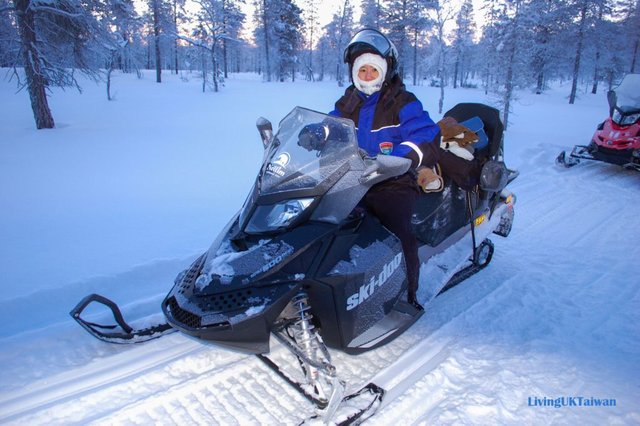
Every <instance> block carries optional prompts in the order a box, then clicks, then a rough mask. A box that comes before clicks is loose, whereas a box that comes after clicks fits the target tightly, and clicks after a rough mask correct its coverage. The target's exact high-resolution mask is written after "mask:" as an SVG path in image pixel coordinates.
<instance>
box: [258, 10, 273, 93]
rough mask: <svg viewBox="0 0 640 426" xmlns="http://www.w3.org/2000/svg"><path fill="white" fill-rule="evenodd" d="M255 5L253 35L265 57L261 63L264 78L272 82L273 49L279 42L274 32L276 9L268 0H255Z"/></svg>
mask: <svg viewBox="0 0 640 426" xmlns="http://www.w3.org/2000/svg"><path fill="white" fill-rule="evenodd" d="M253 5H254V6H255V15H254V22H253V23H254V32H253V34H254V37H255V40H256V43H257V45H258V46H259V47H260V48H261V49H260V50H261V52H262V54H263V55H264V56H263V57H262V61H261V62H262V64H263V66H264V68H263V71H264V74H263V75H264V78H265V80H266V81H271V77H272V67H271V62H272V55H273V53H272V52H273V51H274V50H273V47H274V46H275V43H276V41H277V40H276V39H275V35H274V31H273V27H274V26H275V22H276V9H275V8H274V7H270V5H271V2H269V1H267V0H255V1H254V3H253Z"/></svg>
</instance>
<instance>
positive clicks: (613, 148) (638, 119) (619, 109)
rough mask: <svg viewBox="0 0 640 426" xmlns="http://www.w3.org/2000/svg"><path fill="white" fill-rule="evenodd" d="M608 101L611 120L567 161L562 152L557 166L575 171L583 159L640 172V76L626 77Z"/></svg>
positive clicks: (599, 126)
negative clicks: (574, 167)
mask: <svg viewBox="0 0 640 426" xmlns="http://www.w3.org/2000/svg"><path fill="white" fill-rule="evenodd" d="M607 100H608V101H609V117H608V118H607V119H606V120H605V121H604V122H602V123H600V124H599V125H598V127H597V129H596V131H595V133H594V134H593V137H592V138H591V143H589V145H588V146H585V145H576V146H574V147H573V150H572V151H571V154H570V155H569V156H568V157H567V155H566V153H565V151H562V152H561V153H560V155H558V157H557V158H556V163H558V164H561V165H563V166H565V167H573V166H575V165H576V164H578V163H579V162H580V160H581V159H584V160H597V161H604V162H606V163H611V164H617V165H619V166H622V167H624V168H626V169H634V170H638V171H640V74H627V75H626V76H625V78H624V79H623V80H622V82H621V83H620V85H619V86H618V87H616V88H615V89H614V90H610V91H609V92H608V93H607Z"/></svg>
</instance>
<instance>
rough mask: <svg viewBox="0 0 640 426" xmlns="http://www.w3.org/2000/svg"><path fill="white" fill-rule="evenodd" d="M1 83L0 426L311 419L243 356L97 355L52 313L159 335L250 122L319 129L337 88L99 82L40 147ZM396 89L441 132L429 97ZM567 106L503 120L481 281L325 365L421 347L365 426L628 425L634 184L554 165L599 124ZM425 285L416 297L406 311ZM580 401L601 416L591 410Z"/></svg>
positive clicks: (234, 170)
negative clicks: (114, 317) (97, 300)
mask: <svg viewBox="0 0 640 426" xmlns="http://www.w3.org/2000/svg"><path fill="white" fill-rule="evenodd" d="M1 75H2V76H3V79H2V81H0V117H2V119H1V120H0V135H2V136H1V137H0V206H2V209H1V210H0V270H1V271H2V272H1V273H0V282H1V284H2V287H1V288H2V294H0V322H1V323H2V325H3V327H2V329H1V331H0V348H1V349H0V362H1V363H2V365H3V374H2V380H0V423H3V424H16V425H17V424H64V425H69V424H225V425H226V424H276V423H278V424H298V423H300V421H302V420H303V419H305V418H306V417H308V416H310V415H311V414H312V412H309V411H308V410H309V404H308V403H307V402H306V401H305V400H304V399H302V398H301V397H300V396H299V395H298V394H297V393H296V392H295V391H294V390H293V389H292V388H291V387H290V386H288V385H286V384H283V383H281V382H282V381H281V380H280V379H279V378H277V377H276V376H274V375H273V374H272V373H271V372H270V371H269V370H268V369H265V367H264V365H262V364H261V363H259V362H258V361H257V359H256V358H254V357H249V356H246V355H242V354H239V353H235V352H232V351H229V350H226V349H224V348H221V347H216V346H213V345H210V344H203V343H201V342H198V341H195V340H192V339H190V338H187V337H185V336H183V335H181V334H179V333H173V334H170V335H168V336H166V337H163V338H162V339H158V340H154V341H151V342H147V343H144V344H141V345H130V346H126V345H111V344H107V343H104V342H100V341H98V340H96V339H94V338H92V337H91V336H89V335H88V334H87V333H86V332H85V331H84V330H83V329H82V328H80V327H79V326H78V325H77V324H76V323H75V322H74V321H73V320H72V319H71V317H70V316H69V315H68V312H69V311H70V310H71V308H73V307H74V306H75V304H76V303H77V302H78V301H79V300H80V299H81V298H82V297H84V296H85V295H87V294H90V293H93V292H95V293H100V294H103V295H105V296H107V297H109V298H111V299H113V300H114V301H115V302H117V303H118V304H119V305H120V306H121V308H122V310H123V313H124V315H125V317H126V318H127V319H128V320H130V322H131V323H133V324H134V325H140V324H146V323H152V322H153V321H154V320H156V321H158V320H161V319H162V314H161V313H160V310H159V304H160V302H161V300H162V299H163V297H164V296H165V295H166V293H167V292H168V291H169V289H170V287H171V286H172V284H173V280H174V278H175V276H176V275H177V274H178V273H179V272H180V271H182V270H183V269H185V268H186V267H187V266H188V265H189V264H190V263H191V262H192V261H193V260H194V259H195V258H196V257H197V256H199V255H200V254H201V253H202V252H204V251H205V250H206V249H207V248H208V247H209V245H210V244H211V242H212V241H213V240H214V239H215V237H216V236H217V234H218V232H219V231H220V230H221V229H222V228H223V227H224V226H225V225H226V224H227V223H228V221H229V219H230V218H231V217H232V216H233V215H234V214H235V213H236V211H237V209H238V208H239V207H240V206H241V205H242V203H243V201H244V199H245V197H246V196H247V194H248V191H249V189H250V187H251V184H252V182H253V179H254V175H255V172H256V170H257V168H258V166H259V164H260V162H261V159H262V153H263V149H262V143H261V141H260V138H259V135H258V132H257V131H256V129H255V126H254V124H255V120H256V119H257V118H258V117H259V116H265V117H267V118H269V119H270V120H271V121H272V122H273V123H274V126H275V125H277V123H278V122H279V120H280V119H281V118H283V117H284V116H285V115H286V114H287V113H288V112H289V111H290V110H291V109H292V108H293V107H294V106H296V105H301V106H304V107H307V108H311V109H314V110H318V111H329V110H331V109H332V108H333V102H335V100H336V99H337V98H338V96H339V95H340V94H341V92H342V89H341V88H339V87H337V86H336V84H335V83H334V82H322V83H309V82H302V81H301V82H295V83H263V82H261V81H260V79H259V77H256V76H252V75H242V76H232V77H231V78H229V79H228V80H227V82H226V86H225V87H223V88H222V91H221V92H219V93H211V92H207V93H202V92H201V83H200V81H199V80H198V79H197V77H195V76H191V75H189V74H186V73H184V74H181V75H179V76H175V75H170V74H169V73H165V74H163V83H162V84H157V83H155V82H154V79H153V77H152V75H151V74H150V73H149V74H144V77H143V78H142V79H137V78H136V77H135V76H134V75H122V74H114V76H113V78H114V81H113V83H112V84H113V86H112V90H113V91H114V93H115V100H114V101H111V102H109V101H107V99H106V90H105V87H104V85H95V84H93V83H90V82H85V83H83V88H84V92H83V93H82V94H79V93H78V92H75V91H60V90H57V89H54V90H53V94H52V96H51V97H50V104H51V107H52V111H53V114H54V118H55V119H56V129H53V130H40V131H38V130H35V126H34V123H33V118H32V115H31V110H30V105H29V101H28V96H27V94H26V93H25V92H20V93H16V90H15V85H14V83H13V82H9V81H7V80H6V79H5V78H4V75H5V71H3V72H2V74H1ZM585 87H586V86H585ZM409 88H410V90H412V91H414V93H416V95H417V96H418V97H419V98H420V99H421V100H422V101H423V103H424V106H425V109H427V110H428V111H429V112H430V114H431V116H432V117H433V118H434V119H436V120H437V119H439V118H440V115H439V114H437V101H438V96H439V89H438V88H430V87H424V86H418V87H409ZM568 93H569V90H568V87H566V86H564V87H562V86H560V87H554V88H552V89H551V90H549V91H548V92H547V93H545V94H543V95H534V94H531V93H528V92H526V91H523V92H520V93H519V98H518V100H517V102H515V104H514V110H513V111H512V113H511V115H510V117H511V120H512V121H511V123H509V128H508V131H507V132H506V136H505V144H506V160H507V164H508V166H509V167H511V168H516V169H518V170H519V171H520V176H519V177H518V179H517V180H516V181H515V182H513V184H512V185H511V186H510V189H511V190H513V192H514V193H515V194H516V196H517V203H516V206H515V212H516V213H515V222H514V226H513V230H512V233H511V235H510V236H509V237H508V238H506V239H504V238H501V237H498V236H493V237H492V241H493V242H494V244H495V253H494V256H493V260H492V262H491V264H490V265H489V267H488V268H486V269H484V270H483V271H481V272H480V273H479V274H477V275H475V276H473V277H471V278H470V279H468V280H467V281H465V282H464V283H462V284H461V285H459V286H457V287H456V288H454V289H452V290H450V291H448V292H447V293H445V294H444V295H442V296H440V297H437V298H435V299H434V300H433V301H432V302H431V303H429V304H428V305H427V306H426V309H427V311H426V313H425V314H424V315H423V317H422V318H421V319H420V320H419V322H418V323H416V324H415V325H414V326H412V327H411V328H410V329H409V330H408V331H406V332H405V333H404V334H403V335H402V336H400V337H399V338H398V339H397V340H396V341H394V342H392V343H391V344H389V345H386V346H384V347H382V348H380V349H379V350H376V351H372V352H371V353H367V354H363V355H359V356H357V357H355V356H349V355H346V354H343V353H336V351H332V356H333V361H334V364H336V366H337V368H338V373H339V374H340V373H341V372H344V373H345V374H346V375H347V376H348V377H350V378H352V379H354V378H360V379H362V380H365V379H366V378H367V377H371V376H372V375H373V374H374V373H375V372H376V371H379V370H382V371H383V372H384V367H385V365H387V364H388V362H389V359H398V358H400V357H401V356H403V354H405V355H404V356H405V357H408V356H409V355H406V354H411V351H410V348H412V347H414V346H415V345H416V343H417V342H427V343H428V344H429V345H430V346H431V347H432V350H430V351H429V352H430V353H431V352H432V353H433V357H432V358H430V362H428V363H426V364H425V365H424V366H423V367H422V368H420V369H418V370H417V371H415V372H412V374H413V375H418V376H419V377H420V378H419V379H418V381H417V382H416V383H414V384H411V385H406V386H405V385H402V386H398V387H396V388H395V389H396V393H398V399H396V400H394V401H392V402H390V403H389V404H388V405H387V406H385V407H383V408H382V409H381V410H380V411H379V412H378V413H377V414H376V416H375V417H374V418H372V419H370V420H369V421H368V422H367V423H368V424H376V425H386V424H392V423H393V422H396V423H398V424H454V423H455V424H578V423H579V424H639V423H640V405H639V404H638V401H640V388H639V385H638V383H640V363H639V362H638V360H639V359H640V328H639V326H638V324H640V291H639V284H640V280H639V279H638V274H637V268H638V259H639V258H640V256H639V255H640V246H639V245H638V236H639V233H638V225H639V223H640V220H639V219H638V212H639V211H640V196H638V191H639V190H640V174H638V173H637V172H633V171H627V170H622V169H621V168H619V167H617V166H613V165H608V164H603V163H595V162H594V163H586V162H583V163H581V164H580V165H578V166H576V167H574V168H572V169H564V168H560V167H558V166H556V165H555V164H554V159H555V156H556V155H557V154H558V153H559V152H560V151H561V150H563V149H569V148H570V147H571V146H573V145H574V144H584V143H586V142H588V140H589V138H590V137H591V135H592V133H593V131H594V129H595V126H596V125H597V124H598V123H599V122H600V121H602V120H603V119H604V118H605V116H606V114H607V112H608V106H607V101H606V96H605V94H604V93H600V94H598V95H591V94H588V93H586V90H584V91H583V92H582V93H581V95H580V96H579V98H578V101H577V103H576V104H575V105H569V104H568V102H567V94H568ZM446 96H447V97H446V99H445V110H446V109H448V108H450V107H452V106H453V105H454V104H456V103H457V102H486V103H492V102H493V99H491V98H487V97H485V95H484V93H483V91H482V90H480V89H456V90H452V89H451V88H448V89H447V91H446ZM429 279H430V277H427V276H424V274H423V276H422V277H421V280H422V283H423V285H421V291H420V292H419V294H418V297H419V298H420V299H427V297H428V295H427V294H426V290H425V288H426V287H427V286H426V283H427V282H428V280H429ZM92 313H93V314H95V317H96V318H100V314H99V313H98V312H89V313H88V314H92ZM103 314H104V313H103ZM276 355H277V354H276ZM402 359H405V358H402ZM406 359H410V357H409V358H406ZM367 375H368V376H367ZM398 380H400V378H398ZM403 383H404V382H403ZM580 398H583V399H580ZM590 398H594V401H595V399H602V400H606V401H610V400H615V406H587V405H586V402H591V401H592V400H591V399H590ZM563 404H564V405H563ZM556 405H559V407H556ZM305 410H306V411H305Z"/></svg>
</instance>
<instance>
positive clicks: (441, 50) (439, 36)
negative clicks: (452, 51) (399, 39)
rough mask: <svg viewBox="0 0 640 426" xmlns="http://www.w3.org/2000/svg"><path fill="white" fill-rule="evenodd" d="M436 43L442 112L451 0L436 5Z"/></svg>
mask: <svg viewBox="0 0 640 426" xmlns="http://www.w3.org/2000/svg"><path fill="white" fill-rule="evenodd" d="M433 14H434V27H435V28H434V32H435V37H434V39H435V40H434V43H435V45H436V48H437V49H438V50H437V52H438V53H437V58H438V59H437V60H438V70H437V78H438V79H439V82H438V85H439V86H440V98H439V99H438V113H440V114H442V109H443V107H444V87H445V85H446V80H447V79H446V65H447V64H446V59H447V54H446V53H447V52H446V51H447V46H446V39H445V31H444V28H445V26H446V25H447V23H448V22H449V21H451V20H452V19H453V17H454V6H453V4H452V2H451V1H449V0H438V1H436V3H435V7H434V11H433Z"/></svg>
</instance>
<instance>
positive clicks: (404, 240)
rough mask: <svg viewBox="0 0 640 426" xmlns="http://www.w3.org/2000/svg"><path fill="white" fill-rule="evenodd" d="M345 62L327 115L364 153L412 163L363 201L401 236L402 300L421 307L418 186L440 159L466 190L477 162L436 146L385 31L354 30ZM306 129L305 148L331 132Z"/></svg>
mask: <svg viewBox="0 0 640 426" xmlns="http://www.w3.org/2000/svg"><path fill="white" fill-rule="evenodd" d="M344 62H345V63H347V64H348V65H349V75H350V78H351V81H352V83H353V84H352V85H351V86H349V87H348V88H347V89H346V91H345V93H344V95H343V96H342V97H341V98H340V99H339V100H338V101H337V102H336V104H335V109H334V110H333V111H331V112H330V113H329V115H333V116H338V117H342V118H349V119H351V120H352V121H353V122H354V123H355V126H356V129H357V137H358V145H359V146H360V148H361V149H363V150H364V151H366V152H367V154H368V155H370V156H376V155H380V154H385V155H394V156H400V157H406V158H409V159H410V160H411V162H412V169H413V170H411V171H410V172H408V173H406V174H404V175H402V176H398V177H396V178H393V179H391V180H389V181H385V182H381V183H379V184H377V185H375V186H374V187H372V188H371V190H370V191H369V192H368V194H367V195H366V197H365V205H366V207H367V209H369V210H370V211H371V212H372V213H374V214H375V215H376V216H377V217H378V219H379V220H380V222H381V223H382V224H383V225H384V226H386V227H387V228H388V229H389V230H391V231H392V232H393V233H394V234H395V235H396V236H397V237H398V238H399V239H400V242H401V244H402V248H403V251H404V255H405V261H406V267H407V277H408V295H407V300H408V302H409V303H412V304H413V305H415V306H417V307H420V308H422V307H421V306H420V304H419V303H418V301H417V297H416V294H417V291H418V282H419V272H420V261H419V258H418V241H417V239H416V236H415V235H414V233H413V232H412V227H411V217H412V214H413V212H414V208H415V206H416V202H417V200H418V196H419V190H418V186H419V187H420V188H422V189H423V190H424V191H425V192H428V191H430V190H432V188H433V184H434V183H435V184H436V185H438V183H436V182H437V181H438V179H439V177H438V175H437V174H436V173H435V172H434V167H435V166H436V164H440V165H441V166H442V169H443V170H444V172H445V173H446V174H447V175H449V176H450V177H451V178H452V179H453V180H454V181H455V182H456V183H457V184H458V185H459V186H461V187H462V188H464V189H471V188H473V187H474V186H475V185H476V184H477V182H478V177H479V174H480V173H479V170H480V166H479V164H478V163H477V162H475V161H467V160H463V159H461V158H460V157H457V156H455V155H454V154H452V153H450V152H447V151H444V150H442V149H441V148H440V146H439V145H440V143H439V142H440V128H439V127H438V125H437V124H436V123H435V122H434V121H433V120H432V119H431V118H430V117H429V114H428V112H426V111H425V110H424V109H423V106H422V103H421V102H420V101H419V100H418V98H417V97H416V96H415V95H414V94H413V93H411V92H409V91H407V90H406V88H405V85H404V83H403V82H402V79H401V78H400V75H399V74H398V51H397V49H396V47H395V45H394V44H393V43H392V42H391V41H390V40H389V39H388V38H387V37H386V36H384V35H383V34H382V33H380V32H379V31H377V30H374V29H363V30H361V31H359V32H358V33H356V34H355V35H354V36H353V38H352V39H351V41H350V42H349V44H348V45H347V47H346V48H345V50H344ZM305 130H306V131H303V132H301V135H300V144H301V145H302V146H307V147H309V148H313V147H317V146H319V145H321V144H322V142H323V140H325V139H326V138H327V137H328V134H329V131H330V129H324V128H322V127H321V126H319V127H316V128H309V129H305ZM416 175H417V183H418V185H416V177H415V176H416ZM440 182H442V181H441V179H440Z"/></svg>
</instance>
